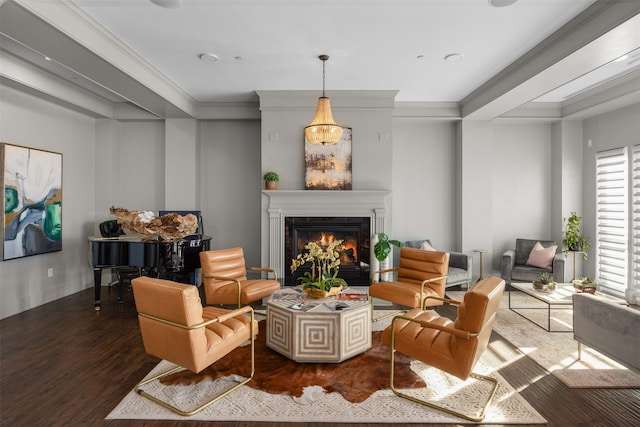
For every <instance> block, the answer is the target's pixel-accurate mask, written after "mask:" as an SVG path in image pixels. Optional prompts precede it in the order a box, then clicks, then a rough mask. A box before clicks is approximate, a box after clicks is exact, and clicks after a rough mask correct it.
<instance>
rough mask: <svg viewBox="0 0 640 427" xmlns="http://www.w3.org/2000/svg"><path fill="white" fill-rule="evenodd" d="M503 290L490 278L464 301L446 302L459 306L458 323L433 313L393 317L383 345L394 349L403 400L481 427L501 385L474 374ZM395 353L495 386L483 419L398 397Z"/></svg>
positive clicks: (415, 312) (501, 284)
mask: <svg viewBox="0 0 640 427" xmlns="http://www.w3.org/2000/svg"><path fill="white" fill-rule="evenodd" d="M504 286H505V282H504V280H502V279H499V278H497V277H489V278H486V279H483V280H480V281H478V282H477V283H476V284H475V285H474V286H473V287H472V288H471V289H470V290H469V291H467V292H466V293H465V294H464V300H463V301H455V300H448V299H446V298H442V302H446V303H449V304H453V305H457V306H458V316H457V318H456V320H455V321H453V320H451V319H448V318H446V317H441V316H440V315H438V314H437V313H436V312H435V311H433V310H428V311H424V310H421V309H419V308H416V309H413V310H410V311H409V312H408V313H406V314H405V315H400V316H396V317H394V319H393V321H392V323H391V325H390V326H388V327H387V328H386V329H385V330H384V331H383V333H382V343H383V344H384V345H387V346H389V350H390V352H389V357H390V358H391V376H390V379H389V385H390V388H391V390H392V391H393V392H394V393H395V394H396V395H398V396H400V397H403V398H405V399H409V400H411V401H414V402H417V403H420V404H423V405H426V406H429V407H432V408H436V409H439V410H442V411H445V412H447V413H449V414H452V415H456V416H458V417H461V418H464V419H467V420H470V421H475V422H480V421H482V420H483V419H484V416H485V414H486V412H487V408H488V407H489V405H490V404H491V401H492V400H493V396H494V395H495V391H496V388H497V386H498V383H497V380H496V379H495V378H491V377H487V376H484V375H480V374H477V373H474V372H471V371H472V369H473V367H474V366H475V364H476V362H477V361H478V360H479V359H480V357H481V356H482V353H484V351H485V349H486V348H487V345H488V344H489V338H490V336H491V331H492V329H493V323H494V320H495V317H496V313H497V311H498V307H499V306H500V298H501V297H502V293H503V291H504ZM396 351H398V352H400V353H403V354H406V355H408V356H411V357H413V358H415V359H418V360H420V361H422V362H424V363H426V364H428V365H430V366H433V367H435V368H438V369H440V370H442V371H444V372H447V373H448V374H450V375H453V376H455V377H457V378H460V379H463V380H466V379H467V378H468V377H469V376H471V377H473V378H476V379H480V380H485V381H489V382H491V383H493V388H492V390H491V392H490V396H489V398H488V400H487V402H486V403H485V404H484V406H483V407H482V411H481V413H480V414H479V415H473V414H472V415H468V414H462V413H460V412H456V411H453V410H451V409H449V408H445V407H442V406H440V405H437V404H434V403H432V402H427V401H425V400H421V399H418V398H416V397H415V396H411V395H408V394H405V393H403V392H400V391H398V390H397V389H396V388H395V386H394V383H393V382H394V381H393V369H394V368H393V367H394V357H395V352H396Z"/></svg>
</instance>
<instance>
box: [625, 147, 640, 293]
mask: <svg viewBox="0 0 640 427" xmlns="http://www.w3.org/2000/svg"><path fill="white" fill-rule="evenodd" d="M632 174H633V288H634V289H633V290H629V295H631V294H634V293H635V295H637V294H638V290H639V289H640V145H634V146H633V172H632ZM628 301H630V302H633V301H631V299H629V300H628ZM638 302H639V301H636V302H635V303H638Z"/></svg>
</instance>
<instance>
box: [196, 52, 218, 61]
mask: <svg viewBox="0 0 640 427" xmlns="http://www.w3.org/2000/svg"><path fill="white" fill-rule="evenodd" d="M198 58H200V59H201V60H203V61H204V62H216V61H217V60H218V55H216V54H214V53H201V54H200V55H198Z"/></svg>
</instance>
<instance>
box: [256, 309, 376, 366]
mask: <svg viewBox="0 0 640 427" xmlns="http://www.w3.org/2000/svg"><path fill="white" fill-rule="evenodd" d="M327 301H331V299H325V300H317V301H315V300H314V301H308V302H313V303H318V304H319V305H318V306H316V307H315V308H314V309H313V310H310V311H301V310H294V309H292V308H290V307H291V305H293V304H294V303H295V302H296V301H291V300H277V299H271V300H269V301H268V302H267V347H269V348H271V349H273V350H275V351H277V352H278V353H280V354H282V355H283V356H286V357H288V358H290V359H292V360H295V361H296V362H320V363H339V362H342V361H343V360H346V359H348V358H350V357H353V356H355V355H357V354H360V353H363V352H365V351H366V350H368V349H369V348H371V305H370V304H371V303H370V302H369V301H346V302H347V303H348V304H349V306H350V307H349V308H348V309H343V310H336V311H334V310H332V309H330V308H329V307H328V306H326V305H325V304H323V302H327ZM333 301H336V299H335V298H334V299H333Z"/></svg>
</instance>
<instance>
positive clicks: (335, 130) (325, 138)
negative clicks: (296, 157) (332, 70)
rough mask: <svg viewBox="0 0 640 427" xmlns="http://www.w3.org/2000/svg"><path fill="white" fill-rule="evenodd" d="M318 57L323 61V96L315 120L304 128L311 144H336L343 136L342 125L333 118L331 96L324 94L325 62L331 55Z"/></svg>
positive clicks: (319, 101)
mask: <svg viewBox="0 0 640 427" xmlns="http://www.w3.org/2000/svg"><path fill="white" fill-rule="evenodd" d="M318 58H320V60H321V61H322V96H321V97H320V98H318V108H317V110H316V115H315V117H314V118H313V121H312V122H311V124H310V125H309V126H307V127H306V128H304V136H305V137H306V139H307V141H309V142H310V143H311V144H316V145H325V144H335V143H336V142H338V141H340V138H341V137H342V126H340V125H339V124H337V123H336V122H335V121H334V120H333V114H331V104H330V103H329V98H327V97H326V96H325V94H324V81H325V64H326V62H327V59H329V56H328V55H320V56H319V57H318Z"/></svg>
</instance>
